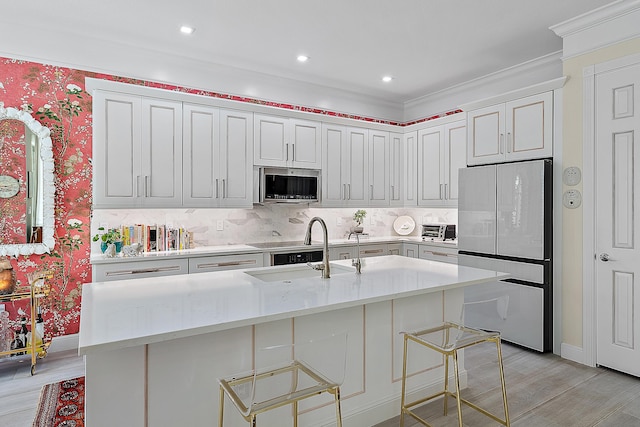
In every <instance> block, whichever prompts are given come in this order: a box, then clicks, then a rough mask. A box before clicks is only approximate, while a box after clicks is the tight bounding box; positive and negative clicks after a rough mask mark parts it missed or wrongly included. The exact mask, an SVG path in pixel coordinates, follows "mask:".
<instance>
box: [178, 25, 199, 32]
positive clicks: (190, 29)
mask: <svg viewBox="0 0 640 427" xmlns="http://www.w3.org/2000/svg"><path fill="white" fill-rule="evenodd" d="M195 30H196V29H195V28H193V27H189V26H188V25H183V26H182V27H180V32H181V33H183V34H193V32H194V31H195Z"/></svg>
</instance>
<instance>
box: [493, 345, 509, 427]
mask: <svg viewBox="0 0 640 427" xmlns="http://www.w3.org/2000/svg"><path fill="white" fill-rule="evenodd" d="M496 347H497V349H498V369H499V370H500V384H502V404H503V406H504V420H505V425H506V426H507V427H510V426H511V421H510V420H509V407H508V406H507V387H506V386H505V381H504V367H503V366H502V346H501V345H500V338H498V339H497V340H496Z"/></svg>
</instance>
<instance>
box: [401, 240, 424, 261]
mask: <svg viewBox="0 0 640 427" xmlns="http://www.w3.org/2000/svg"><path fill="white" fill-rule="evenodd" d="M419 254H420V246H418V244H417V243H403V244H402V255H403V256H406V257H408V258H418V257H419V256H418V255H419Z"/></svg>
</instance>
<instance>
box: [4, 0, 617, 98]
mask: <svg viewBox="0 0 640 427" xmlns="http://www.w3.org/2000/svg"><path fill="white" fill-rule="evenodd" d="M611 2H612V1H611V0H536V1H531V0H440V1H435V0H400V1H391V0H321V1H320V0H315V1H311V0H271V1H266V0H206V1H205V0H183V1H181V2H175V0H136V1H132V0H109V1H102V2H96V1H86V0H59V1H56V2H51V1H44V0H30V1H13V2H11V5H10V6H8V9H7V8H3V13H2V15H1V16H0V25H2V24H3V22H5V23H10V22H11V23H14V24H15V22H16V20H20V21H28V22H30V25H29V26H25V28H27V31H30V29H34V28H42V29H45V34H46V36H45V37H43V38H40V41H41V42H42V43H55V40H56V39H57V37H58V35H60V36H61V37H62V36H64V37H66V38H68V37H69V36H73V37H74V38H75V39H77V40H90V41H91V40H94V41H100V40H102V41H105V40H107V41H109V42H115V43H121V44H124V45H136V46H137V47H138V48H142V49H150V50H153V51H156V52H161V53H166V54H169V55H171V56H173V57H174V58H175V56H177V57H179V58H180V57H182V58H185V57H186V58H191V59H197V60H198V61H202V62H203V63H205V64H207V63H208V64H219V65H225V66H231V67H235V68H241V69H247V70H252V71H254V72H259V73H265V74H268V75H271V76H277V77H282V78H287V79H295V80H299V81H302V82H307V83H314V84H318V85H322V86H330V87H333V88H337V89H340V90H346V91H351V92H355V93H358V94H362V95H367V96H372V97H376V98H380V99H386V100H388V101H392V102H406V101H409V100H412V99H415V98H418V97H421V96H425V95H429V94H432V93H434V92H437V91H439V90H442V89H445V88H448V87H451V86H454V85H456V84H459V83H463V82H466V81H469V80H472V79H475V78H478V77H482V76H485V75H487V74H490V73H493V72H496V71H498V70H502V69H505V68H508V67H512V66H514V65H517V64H521V63H523V62H526V61H528V60H532V59H536V58H540V57H543V56H545V55H548V54H551V53H554V52H558V51H560V50H561V49H562V39H561V38H560V37H558V36H556V35H555V34H554V33H553V31H551V30H549V26H551V25H554V24H557V23H560V22H562V21H564V20H567V19H569V18H572V17H575V16H578V15H580V14H582V13H585V12H588V11H590V10H593V9H596V8H598V7H600V6H603V5H605V4H609V3H611ZM26 17H29V18H28V20H27V19H26ZM53 23H56V25H52V24H53ZM185 24H186V25H190V26H193V27H195V29H196V30H195V32H194V33H193V34H191V35H189V36H187V35H183V34H181V33H180V32H179V27H180V26H181V25H185ZM5 43H10V39H8V38H7V35H6V34H5ZM95 45H96V46H98V45H101V43H95ZM69 48H70V49H73V48H74V46H69ZM92 54H93V55H95V54H96V52H92ZM299 54H306V55H308V56H309V57H310V59H309V61H308V62H306V63H304V64H302V63H298V62H297V61H296V56H297V55H299ZM87 55H88V54H87ZM383 75H390V76H392V77H393V80H392V81H391V82H390V83H383V82H382V81H381V78H382V76H383Z"/></svg>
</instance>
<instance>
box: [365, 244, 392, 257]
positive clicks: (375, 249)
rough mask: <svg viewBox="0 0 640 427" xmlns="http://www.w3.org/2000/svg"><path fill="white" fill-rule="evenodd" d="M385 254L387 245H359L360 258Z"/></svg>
mask: <svg viewBox="0 0 640 427" xmlns="http://www.w3.org/2000/svg"><path fill="white" fill-rule="evenodd" d="M382 255H387V245H366V246H365V245H360V258H366V257H369V256H382Z"/></svg>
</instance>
